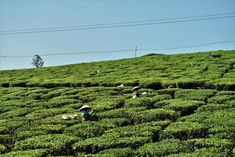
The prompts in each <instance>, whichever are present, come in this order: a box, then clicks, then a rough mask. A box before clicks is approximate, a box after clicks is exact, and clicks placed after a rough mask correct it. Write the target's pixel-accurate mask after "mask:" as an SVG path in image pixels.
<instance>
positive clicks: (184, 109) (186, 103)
mask: <svg viewBox="0 0 235 157" xmlns="http://www.w3.org/2000/svg"><path fill="white" fill-rule="evenodd" d="M204 104H205V103H204V102H202V101H196V100H182V99H173V100H171V101H170V104H169V105H166V106H164V107H163V108H166V109H171V110H175V111H178V112H180V113H181V116H185V115H190V114H192V113H194V112H195V110H196V109H197V108H198V107H199V106H202V105H204Z"/></svg>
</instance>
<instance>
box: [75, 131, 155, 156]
mask: <svg viewBox="0 0 235 157" xmlns="http://www.w3.org/2000/svg"><path fill="white" fill-rule="evenodd" d="M150 141H151V138H149V137H119V136H116V135H115V134H112V135H110V136H101V137H94V138H89V139H86V140H82V141H79V142H77V143H75V144H74V145H73V149H74V150H75V151H76V152H86V153H97V152H99V151H101V150H104V149H109V148H126V147H131V148H137V147H139V146H141V145H143V144H144V143H148V142H150Z"/></svg>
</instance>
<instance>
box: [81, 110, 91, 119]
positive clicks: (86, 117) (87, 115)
mask: <svg viewBox="0 0 235 157" xmlns="http://www.w3.org/2000/svg"><path fill="white" fill-rule="evenodd" d="M89 117H90V114H89V112H88V111H83V113H82V119H83V120H84V121H87V120H89Z"/></svg>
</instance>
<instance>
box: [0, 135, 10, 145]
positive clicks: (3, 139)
mask: <svg viewBox="0 0 235 157" xmlns="http://www.w3.org/2000/svg"><path fill="white" fill-rule="evenodd" d="M11 141H12V137H11V136H10V135H9V134H8V135H1V134H0V143H1V144H9V143H11Z"/></svg>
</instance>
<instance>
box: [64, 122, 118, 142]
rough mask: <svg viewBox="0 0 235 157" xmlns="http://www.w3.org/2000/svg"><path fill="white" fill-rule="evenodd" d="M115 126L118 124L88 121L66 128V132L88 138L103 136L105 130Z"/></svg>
mask: <svg viewBox="0 0 235 157" xmlns="http://www.w3.org/2000/svg"><path fill="white" fill-rule="evenodd" d="M115 127H116V125H114V124H112V123H104V122H103V123H101V122H93V121H88V122H85V123H80V124H76V125H73V126H71V127H68V128H66V129H65V133H66V134H71V135H74V136H77V137H79V138H81V139H86V138H91V137H96V136H101V135H102V134H103V133H104V132H105V130H108V129H111V128H115Z"/></svg>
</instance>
